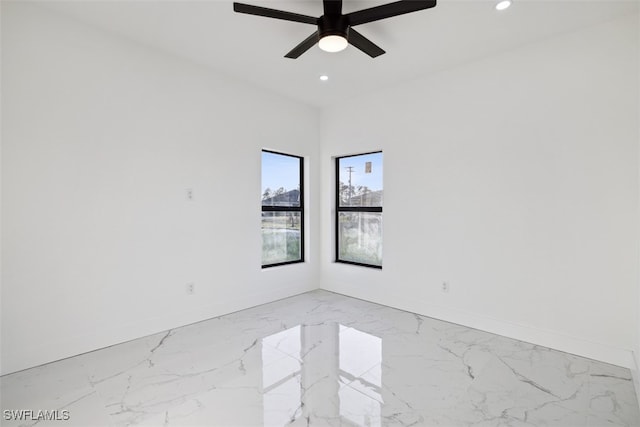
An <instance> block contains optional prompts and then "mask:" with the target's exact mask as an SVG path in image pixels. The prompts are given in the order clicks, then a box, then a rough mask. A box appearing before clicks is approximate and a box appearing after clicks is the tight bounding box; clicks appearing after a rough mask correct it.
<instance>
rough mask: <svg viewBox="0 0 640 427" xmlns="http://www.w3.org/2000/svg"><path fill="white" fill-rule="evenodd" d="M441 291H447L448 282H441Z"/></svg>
mask: <svg viewBox="0 0 640 427" xmlns="http://www.w3.org/2000/svg"><path fill="white" fill-rule="evenodd" d="M442 292H444V293H448V292H449V283H448V282H442Z"/></svg>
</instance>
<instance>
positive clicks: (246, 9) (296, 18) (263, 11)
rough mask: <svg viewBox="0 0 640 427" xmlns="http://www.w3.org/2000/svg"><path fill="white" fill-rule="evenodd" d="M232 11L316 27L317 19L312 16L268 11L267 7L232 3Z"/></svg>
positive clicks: (273, 10)
mask: <svg viewBox="0 0 640 427" xmlns="http://www.w3.org/2000/svg"><path fill="white" fill-rule="evenodd" d="M233 10H234V11H236V12H238V13H246V14H249V15H257V16H265V17H267V18H275V19H284V20H285V21H293V22H302V23H303V24H312V25H317V24H318V19H317V18H314V17H313V16H307V15H300V14H299V13H292V12H285V11H283V10H277V9H269V8H268V7H260V6H252V5H250V4H244V3H235V2H234V3H233Z"/></svg>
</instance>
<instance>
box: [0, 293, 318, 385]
mask: <svg viewBox="0 0 640 427" xmlns="http://www.w3.org/2000/svg"><path fill="white" fill-rule="evenodd" d="M310 290H312V289H301V288H300V285H299V284H293V285H289V286H283V287H280V288H278V289H270V290H269V291H267V292H260V293H255V294H251V295H246V296H244V297H243V298H234V299H230V300H225V301H222V302H218V303H213V304H206V305H201V306H198V307H194V308H189V309H185V310H183V311H180V312H174V313H168V314H167V315H166V316H159V317H153V318H147V319H141V320H139V321H136V322H130V323H127V324H119V325H117V326H115V327H114V326H113V325H102V327H101V328H96V329H95V330H94V332H92V333H91V334H86V335H77V336H72V337H65V338H60V340H59V341H58V342H57V343H56V345H55V346H51V345H38V343H37V342H34V343H33V345H31V346H30V347H29V348H22V349H20V351H19V354H18V352H16V351H12V352H11V353H10V356H11V357H3V360H2V364H1V370H0V375H9V374H12V373H15V372H18V371H22V370H25V369H29V368H33V367H36V366H41V365H45V364H48V363H52V362H55V361H58V360H62V359H67V358H70V357H74V356H77V355H80V354H84V353H88V352H92V351H96V350H99V349H102V348H106V347H111V346H113V345H118V344H121V343H123V342H127V341H131V340H134V339H138V338H142V337H146V336H149V335H154V334H156V333H161V332H164V331H167V330H169V329H175V328H179V327H182V326H186V325H189V324H193V323H198V322H201V321H205V320H208V319H211V318H214V317H219V316H224V315H226V314H230V313H234V312H236V311H239V310H244V309H247V308H251V307H255V306H257V305H261V304H266V303H269V302H273V301H277V300H279V299H283V298H288V297H291V296H294V295H297V294H300V293H304V292H307V291H310ZM7 353H9V351H7Z"/></svg>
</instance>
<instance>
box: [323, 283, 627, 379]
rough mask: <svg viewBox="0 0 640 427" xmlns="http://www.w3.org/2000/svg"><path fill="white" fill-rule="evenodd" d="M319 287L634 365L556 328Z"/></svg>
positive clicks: (617, 352) (623, 355) (620, 353)
mask: <svg viewBox="0 0 640 427" xmlns="http://www.w3.org/2000/svg"><path fill="white" fill-rule="evenodd" d="M323 289H325V290H327V291H330V292H336V293H340V294H344V295H348V296H351V297H354V298H360V299H363V300H366V301H371V302H374V303H376V304H381V305H386V306H389V307H393V308H397V309H399V310H405V311H409V312H412V313H417V314H420V315H423V316H427V317H432V318H434V319H438V320H444V321H447V322H451V323H455V324H458V325H463V326H467V327H470V328H474V329H479V330H482V331H485V332H490V333H493V334H497V335H501V336H504V337H508V338H513V339H516V340H519V341H524V342H528V343H531V344H536V345H540V346H543V347H548V348H552V349H554V350H559V351H563V352H565V353H571V354H574V355H577V356H582V357H586V358H589V359H594V360H598V361H601V362H605V363H610V364H612V365H617V366H621V367H624V368H628V369H631V370H633V369H635V368H636V365H635V361H634V356H633V352H632V351H631V350H628V349H622V348H616V347H613V346H610V345H607V344H603V343H598V342H593V341H589V340H585V339H582V338H578V337H573V336H570V335H566V334H563V333H561V332H557V331H550V330H543V329H538V328H534V327H530V326H526V325H519V324H516V323H511V322H507V321H504V320H501V319H494V318H491V317H488V316H483V315H478V314H476V313H470V312H466V311H464V310H458V309H452V308H449V307H442V306H436V305H425V304H423V303H418V302H416V301H413V300H404V299H403V298H402V297H401V296H395V297H390V296H389V295H386V296H385V301H381V300H380V301H376V300H375V298H368V297H367V296H363V295H358V294H356V293H351V294H350V293H349V291H348V290H345V289H344V288H343V289H337V288H331V287H328V286H327V287H324V288H323Z"/></svg>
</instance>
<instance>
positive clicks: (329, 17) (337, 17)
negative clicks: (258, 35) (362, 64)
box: [233, 0, 436, 59]
mask: <svg viewBox="0 0 640 427" xmlns="http://www.w3.org/2000/svg"><path fill="white" fill-rule="evenodd" d="M322 3H323V6H324V15H322V16H321V17H319V18H314V17H313V16H308V15H300V14H298V13H292V12H285V11H283V10H277V9H270V8H267V7H261V6H252V5H250V4H244V3H233V10H234V11H236V12H239V13H246V14H249V15H258V16H265V17H267V18H275V19H283V20H285V21H293V22H301V23H303V24H311V25H316V26H317V27H318V29H317V30H316V31H315V32H314V33H313V34H311V35H310V36H309V37H307V38H306V39H305V40H303V41H302V43H300V44H299V45H298V46H296V47H294V48H293V49H292V50H291V51H290V52H289V53H287V54H286V55H285V58H291V59H295V58H298V57H299V56H300V55H302V54H303V53H305V52H306V51H307V50H309V49H311V47H312V46H313V45H315V44H316V43H318V44H319V46H320V49H322V50H324V51H326V52H339V51H341V50H343V49H345V48H346V47H347V45H349V44H350V45H352V46H355V47H356V48H358V49H360V50H361V51H363V52H364V53H366V54H367V55H369V56H370V57H372V58H375V57H377V56H380V55H382V54H383V53H384V50H382V49H381V48H380V47H379V46H377V45H376V44H374V43H373V42H372V41H371V40H369V39H367V38H366V37H364V36H363V35H362V34H360V33H359V32H357V31H356V30H354V29H353V28H352V27H354V26H356V25H361V24H366V23H368V22H373V21H378V20H380V19H385V18H391V17H392V16H397V15H403V14H405V13H410V12H417V11H419V10H423V9H429V8H432V7H434V6H435V5H436V0H401V1H396V2H393V3H388V4H383V5H381V6H375V7H371V8H368V9H362V10H358V11H356V12H351V13H347V14H346V15H343V14H342V0H323V1H322Z"/></svg>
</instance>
